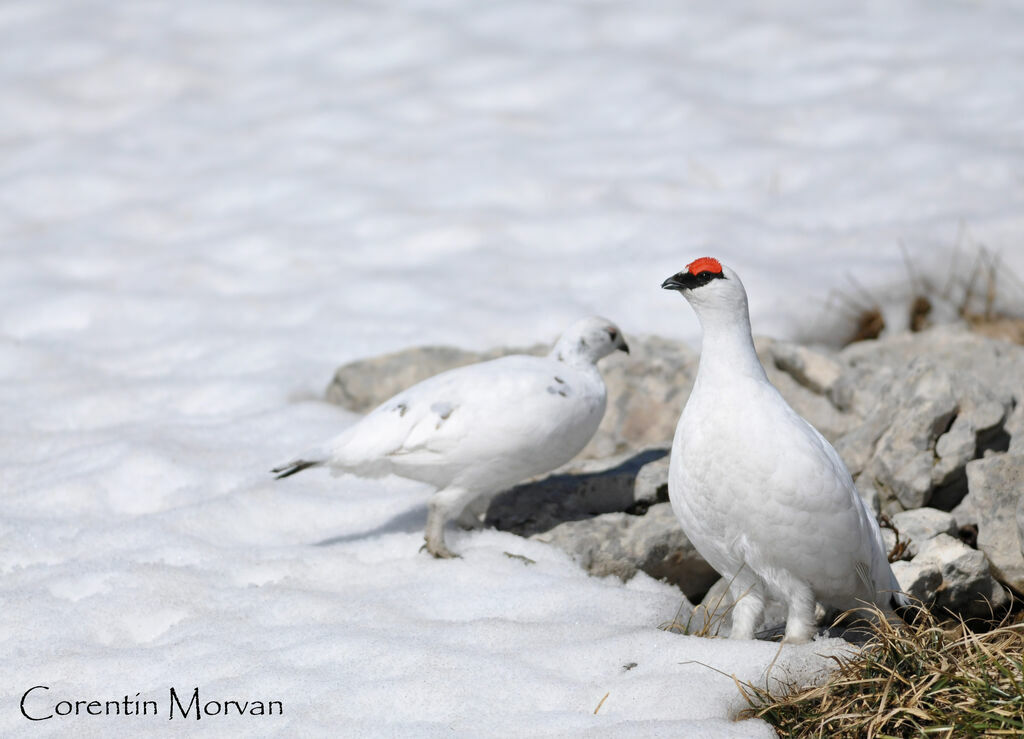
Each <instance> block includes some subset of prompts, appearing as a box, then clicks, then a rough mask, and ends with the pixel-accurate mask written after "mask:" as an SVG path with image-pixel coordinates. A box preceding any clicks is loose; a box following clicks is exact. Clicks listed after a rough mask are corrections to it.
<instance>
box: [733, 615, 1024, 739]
mask: <svg viewBox="0 0 1024 739" xmlns="http://www.w3.org/2000/svg"><path fill="white" fill-rule="evenodd" d="M876 615H879V616H880V615H881V614H880V613H878V614H876ZM833 659H835V660H836V662H837V663H838V665H839V669H837V670H836V671H835V672H834V673H832V675H831V676H830V677H829V679H828V681H827V682H825V683H823V684H821V685H818V686H816V687H811V688H806V689H792V688H791V689H790V690H788V691H785V694H784V695H778V694H777V693H778V691H773V692H769V690H768V689H767V688H759V687H755V686H754V685H751V684H749V683H743V684H740V690H741V692H742V693H743V695H744V697H745V698H746V699H747V701H748V703H749V704H750V706H751V707H750V708H749V709H747V710H745V711H744V712H743V714H742V716H741V717H742V718H751V717H758V718H762V719H764V720H766V721H768V723H770V724H772V725H773V726H774V727H775V728H776V730H777V731H778V732H779V734H780V736H786V737H795V736H800V737H848V738H850V739H853V738H854V737H856V738H857V739H860V738H861V737H866V738H867V739H872V738H873V737H919V736H937V737H957V738H959V737H997V736H1021V735H1022V734H1024V623H1022V622H1020V621H1019V620H1018V621H1017V622H1016V623H1010V622H1009V621H1008V620H1004V621H1003V622H1001V623H1000V624H999V625H998V626H996V627H995V628H993V629H991V630H989V631H985V632H976V631H973V630H972V629H971V628H970V626H968V625H967V624H966V623H964V622H963V621H962V620H960V621H956V622H951V623H940V622H938V621H936V620H935V618H934V617H932V616H931V615H930V614H928V613H927V611H923V610H922V612H921V614H920V617H919V618H917V619H916V625H915V626H906V625H904V624H892V623H889V622H888V621H886V620H885V618H879V622H878V624H876V625H875V626H874V635H873V638H872V639H871V640H870V641H869V642H868V643H867V644H866V645H865V646H864V647H863V648H862V649H861V650H860V651H858V652H854V653H851V655H850V656H849V657H841V658H839V657H833Z"/></svg>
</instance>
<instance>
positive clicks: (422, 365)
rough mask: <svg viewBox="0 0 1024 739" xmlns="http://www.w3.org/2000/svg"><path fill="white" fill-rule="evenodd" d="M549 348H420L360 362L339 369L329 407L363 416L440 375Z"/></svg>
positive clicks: (330, 390)
mask: <svg viewBox="0 0 1024 739" xmlns="http://www.w3.org/2000/svg"><path fill="white" fill-rule="evenodd" d="M548 350H549V347H546V346H544V345H542V344H535V345H534V346H532V347H529V348H527V349H514V348H503V349H492V350H491V351H487V352H469V351H463V350H462V349H456V348H454V347H450V346H421V347H415V348H413V349H404V350H402V351H399V352H394V353H392V354H384V355H382V356H379V357H370V358H369V359H359V360H356V361H355V362H349V363H348V364H345V365H342V366H341V367H339V368H338V370H337V371H336V372H335V373H334V377H333V378H332V379H331V382H330V384H329V385H328V386H327V391H326V397H327V400H328V401H329V402H331V403H337V404H338V405H340V406H342V407H343V408H347V409H348V410H350V411H354V412H356V413H366V412H367V411H370V410H372V409H374V408H376V407H377V406H378V405H380V404H381V403H383V402H384V401H385V400H387V399H388V398H390V397H391V396H392V395H394V394H395V393H399V392H401V391H402V390H405V389H406V388H407V387H411V386H412V385H415V384H416V383H417V382H421V381H422V380H425V379H427V378H428V377H433V376H434V375H436V374H438V373H439V372H444V371H445V370H450V369H454V368H456V367H463V366H465V365H467V364H473V363H474V362H482V361H485V360H488V359H496V358H498V357H501V356H505V355H506V354H535V355H538V356H542V355H544V354H546V353H547V352H548Z"/></svg>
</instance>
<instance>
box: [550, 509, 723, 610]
mask: <svg viewBox="0 0 1024 739" xmlns="http://www.w3.org/2000/svg"><path fill="white" fill-rule="evenodd" d="M532 538H534V539H536V540H538V541H543V542H547V543H550V544H552V545H554V546H557V547H559V548H560V549H563V550H564V551H566V552H568V553H569V554H571V555H572V556H573V557H574V558H576V560H577V561H578V562H579V563H580V565H581V566H582V567H583V568H584V569H586V570H587V571H588V572H590V573H591V574H592V575H597V576H599V577H603V576H606V575H616V576H617V577H619V578H621V579H622V580H623V581H626V580H629V579H630V578H631V577H633V576H634V575H635V574H636V573H637V571H639V570H643V571H644V572H646V573H647V574H648V575H650V576H651V577H654V578H657V579H663V580H665V581H666V582H670V583H672V584H673V585H676V586H677V587H679V589H680V590H682V591H683V593H685V594H686V596H687V597H694V596H697V595H700V594H702V593H704V592H705V591H706V590H707V589H708V588H709V587H710V586H711V584H712V583H714V581H715V580H716V579H717V578H718V573H717V572H715V571H714V570H713V569H712V568H711V566H710V565H709V564H707V563H706V562H705V561H704V560H703V558H701V556H700V555H699V554H697V550H696V549H694V547H693V545H692V544H691V543H690V541H689V539H687V538H686V534H684V533H683V530H682V529H681V528H680V527H679V522H678V521H677V520H676V517H675V514H674V513H673V512H672V508H671V506H670V505H669V504H668V503H657V504H655V505H653V506H651V507H650V509H649V510H648V511H647V513H646V514H645V515H643V516H631V515H629V514H628V513H605V514H603V515H599V516H594V517H593V518H588V519H584V520H580V521H568V522H566V523H563V524H560V525H558V526H556V527H554V528H552V529H550V530H549V531H545V532H543V533H540V534H535V535H534V536H533V537H532Z"/></svg>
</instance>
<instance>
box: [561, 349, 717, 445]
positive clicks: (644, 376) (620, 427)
mask: <svg viewBox="0 0 1024 739" xmlns="http://www.w3.org/2000/svg"><path fill="white" fill-rule="evenodd" d="M628 339H629V351H630V353H629V355H625V354H622V353H621V352H617V353H615V354H613V355H611V356H609V357H607V358H606V359H603V360H601V365H600V369H601V375H602V376H603V377H604V382H605V385H606V387H607V388H608V406H607V409H606V410H605V413H604V419H603V420H602V421H601V426H600V427H599V428H598V430H597V433H596V434H594V438H593V439H592V440H591V441H590V443H589V444H587V446H586V448H585V449H584V450H583V451H582V452H581V453H580V455H581V456H583V457H593V458H601V457H607V456H609V455H611V454H617V453H621V452H623V451H625V450H628V449H642V448H644V447H650V446H670V445H671V441H672V437H673V435H674V434H675V431H676V423H678V421H679V415H680V414H681V413H682V412H683V406H684V405H685V404H686V399H687V398H688V397H690V389H691V388H692V387H693V380H694V378H695V377H696V376H697V363H698V359H699V357H698V355H697V352H695V351H694V350H693V349H691V348H690V347H688V346H687V345H686V344H683V343H682V342H679V341H672V340H670V339H663V338H660V337H657V336H640V337H634V336H630V337H628Z"/></svg>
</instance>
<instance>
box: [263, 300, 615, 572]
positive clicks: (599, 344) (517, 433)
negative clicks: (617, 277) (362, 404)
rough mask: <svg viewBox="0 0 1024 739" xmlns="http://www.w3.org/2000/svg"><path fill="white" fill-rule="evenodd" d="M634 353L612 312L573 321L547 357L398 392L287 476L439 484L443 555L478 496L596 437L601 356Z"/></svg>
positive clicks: (564, 457)
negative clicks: (456, 521) (447, 531)
mask: <svg viewBox="0 0 1024 739" xmlns="http://www.w3.org/2000/svg"><path fill="white" fill-rule="evenodd" d="M616 349H618V350H621V351H624V352H626V353H628V352H629V347H628V346H627V345H626V342H625V340H624V339H623V337H622V332H621V331H620V330H619V329H618V327H617V326H616V325H615V324H613V323H611V322H610V321H608V320H606V319H604V318H599V317H596V316H595V317H590V318H584V319H582V320H580V321H577V322H576V323H574V324H573V325H572V326H570V327H569V328H568V329H567V330H566V332H565V333H564V334H563V335H562V337H561V338H560V339H559V340H558V342H557V343H556V344H555V345H554V348H552V350H551V353H550V354H548V355H547V356H546V357H535V356H528V355H523V354H515V355H511V356H506V357H501V358H499V359H493V360H491V361H489V362H480V363H479V364H472V365H469V366H466V367H458V368H456V369H453V370H449V371H447V372H442V373H440V374H438V375H435V376H433V377H431V378H429V379H427V380H424V381H422V382H420V383H418V384H416V385H413V386H412V387H410V388H409V389H408V390H404V391H403V392H400V393H398V394H397V395H395V396H394V397H392V398H391V399H390V400H387V401H385V402H384V403H382V404H381V405H379V406H377V408H375V409H374V410H372V411H370V412H369V413H368V414H367V415H366V416H365V417H364V418H363V419H362V420H360V421H359V422H357V423H356V424H355V425H353V426H351V427H349V428H348V429H346V430H345V431H344V432H343V433H341V434H340V435H338V436H337V437H335V438H334V439H332V440H330V441H329V442H327V443H326V444H325V445H324V446H323V447H322V449H321V450H319V451H318V452H314V454H313V455H312V456H310V457H309V458H306V459H298V460H295V461H293V462H289V463H288V464H286V465H283V466H281V467H277V468H275V469H273V470H272V472H275V473H279V474H278V478H282V477H287V476H289V475H293V474H295V473H296V472H299V471H301V470H304V469H306V468H308V467H315V466H319V465H328V466H330V467H332V468H334V469H336V470H339V471H345V472H352V473H355V474H357V475H362V476H364V477H379V476H383V475H388V474H395V475H399V476H401V477H406V478H409V479H412V480H420V481H422V482H426V483H430V484H431V485H433V486H434V487H436V488H437V492H435V493H434V495H433V496H432V497H431V499H430V503H429V507H428V513H427V526H426V533H425V536H424V538H425V539H426V549H427V551H428V552H430V553H431V554H433V555H434V556H435V557H443V558H449V557H453V556H455V555H453V554H452V552H451V551H450V550H449V549H448V547H447V546H446V545H445V542H444V526H445V524H446V523H447V522H448V521H449V520H451V519H452V518H454V517H455V516H457V515H458V514H459V513H460V512H461V511H462V509H463V508H464V507H465V506H466V505H467V504H468V503H469V502H470V501H472V500H474V499H475V498H478V497H480V496H482V495H485V494H489V495H495V494H497V493H499V492H501V491H502V490H505V489H507V488H508V487H510V486H512V485H514V484H515V483H517V482H520V481H522V480H524V479H526V478H528V477H532V476H534V475H539V474H541V473H544V472H550V471H551V470H553V469H555V468H556V467H560V466H561V465H563V464H565V463H566V462H568V461H569V460H570V459H572V458H573V457H575V456H576V454H578V453H579V452H580V450H581V449H583V447H584V446H586V445H587V442H588V441H590V439H591V437H592V436H593V435H594V432H595V431H597V427H598V425H599V424H600V423H601V418H602V417H603V416H604V409H605V400H606V391H605V386H604V380H603V379H602V378H601V374H600V373H599V372H598V371H597V361H598V360H599V359H601V358H602V357H605V356H607V355H609V354H611V353H612V352H613V351H615V350H616Z"/></svg>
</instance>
